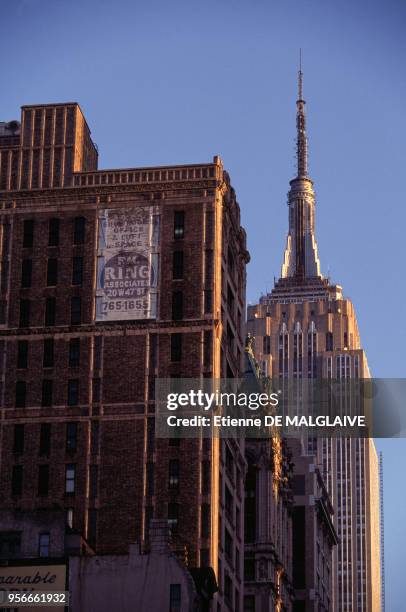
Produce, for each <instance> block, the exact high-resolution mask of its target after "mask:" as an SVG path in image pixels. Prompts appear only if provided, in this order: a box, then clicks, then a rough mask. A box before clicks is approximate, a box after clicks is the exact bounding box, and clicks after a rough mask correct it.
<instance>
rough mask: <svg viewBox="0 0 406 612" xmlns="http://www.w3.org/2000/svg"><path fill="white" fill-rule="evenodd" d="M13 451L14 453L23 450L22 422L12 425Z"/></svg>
mask: <svg viewBox="0 0 406 612" xmlns="http://www.w3.org/2000/svg"><path fill="white" fill-rule="evenodd" d="M13 452H14V453H15V454H16V455H20V454H21V453H23V452H24V425H23V424H22V423H18V424H17V425H14V443H13Z"/></svg>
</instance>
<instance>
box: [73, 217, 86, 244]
mask: <svg viewBox="0 0 406 612" xmlns="http://www.w3.org/2000/svg"><path fill="white" fill-rule="evenodd" d="M85 229H86V219H85V218H84V217H75V220H74V230H73V244H83V243H84V241H85Z"/></svg>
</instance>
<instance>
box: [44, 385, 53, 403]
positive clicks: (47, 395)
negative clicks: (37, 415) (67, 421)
mask: <svg viewBox="0 0 406 612" xmlns="http://www.w3.org/2000/svg"><path fill="white" fill-rule="evenodd" d="M52 391H53V381H52V380H50V379H44V380H43V381H42V399H41V406H52Z"/></svg>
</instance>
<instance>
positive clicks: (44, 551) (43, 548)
mask: <svg viewBox="0 0 406 612" xmlns="http://www.w3.org/2000/svg"><path fill="white" fill-rule="evenodd" d="M49 540H50V538H49V533H40V534H39V537H38V556H39V557H49Z"/></svg>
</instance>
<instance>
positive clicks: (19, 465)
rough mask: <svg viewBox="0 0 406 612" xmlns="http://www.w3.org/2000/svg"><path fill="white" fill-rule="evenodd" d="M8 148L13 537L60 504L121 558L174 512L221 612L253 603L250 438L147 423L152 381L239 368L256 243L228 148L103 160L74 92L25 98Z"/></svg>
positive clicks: (5, 235) (2, 130) (0, 349)
mask: <svg viewBox="0 0 406 612" xmlns="http://www.w3.org/2000/svg"><path fill="white" fill-rule="evenodd" d="M0 155H1V158H0V168H1V175H0V186H1V189H2V191H0V203H1V273H0V274H1V283H0V290H1V296H0V336H1V337H0V355H1V361H0V364H1V365H0V378H1V406H2V409H1V438H0V445H1V446H0V457H1V459H0V460H1V465H0V481H1V482H0V491H1V494H0V509H1V510H7V512H6V513H3V514H1V513H0V516H3V519H2V522H1V528H0V531H1V534H0V537H2V538H3V540H2V541H6V540H7V538H9V539H10V531H12V530H13V528H12V526H13V525H14V524H15V519H13V520H11V519H10V512H11V513H17V514H18V513H21V512H23V513H24V512H25V513H27V512H28V513H30V512H35V511H36V510H37V509H42V510H44V509H45V510H46V509H51V508H53V509H55V508H59V509H62V511H63V512H64V513H65V515H66V522H67V523H68V525H69V528H70V529H72V530H73V531H74V532H77V533H78V534H80V535H81V536H82V537H83V539H84V540H85V541H86V542H87V546H90V547H92V549H93V550H94V551H95V552H96V553H97V554H100V555H116V554H127V553H128V547H129V545H130V544H131V543H133V542H135V541H138V542H140V544H141V549H142V550H148V535H147V534H148V525H149V521H150V520H151V519H152V518H154V519H166V520H167V521H168V523H169V525H170V527H171V532H172V541H173V547H174V549H175V550H177V551H178V552H179V554H181V555H182V558H183V559H184V560H185V561H186V563H187V565H188V567H189V568H197V567H212V568H213V569H214V572H215V575H216V579H217V582H218V588H219V592H218V594H217V595H216V601H217V603H218V610H221V609H223V608H222V606H224V607H225V608H224V609H231V610H238V609H242V596H243V589H242V573H243V557H244V555H243V522H244V517H243V495H244V485H243V478H244V472H245V469H246V461H245V456H244V442H243V441H237V442H235V441H233V440H228V441H226V440H223V441H219V440H218V439H214V440H213V441H212V440H211V439H207V440H200V439H183V440H177V439H170V440H168V439H158V438H155V435H154V431H155V425H154V411H155V406H154V387H155V380H156V378H172V377H194V378H199V377H206V378H211V377H213V378H219V377H225V376H228V377H233V376H238V375H240V373H241V372H242V371H243V369H242V368H243V359H244V356H243V340H244V338H243V335H244V327H243V326H244V319H245V316H244V312H245V266H246V263H247V262H248V260H249V255H248V252H247V250H246V236H245V232H244V230H243V228H242V227H241V225H240V212H239V206H238V203H237V200H236V195H235V192H234V190H233V188H232V186H231V183H230V178H229V176H228V174H227V172H226V171H225V170H224V168H223V164H222V161H221V160H220V158H219V157H215V158H214V160H213V162H212V163H207V164H196V165H184V166H166V167H154V168H132V169H114V170H97V150H96V147H95V145H94V144H93V143H92V141H91V138H90V131H89V129H88V127H87V124H86V122H85V120H84V117H83V115H82V113H81V111H80V108H79V106H78V105H77V104H75V103H73V104H70V103H69V104H56V105H52V104H51V105H38V106H29V107H23V108H22V119H21V124H20V123H19V122H10V123H8V124H6V123H3V124H0ZM13 534H14V535H13V538H14V544H15V547H14V550H15V551H17V550H18V542H17V541H16V540H18V538H19V532H16V531H15V530H14V531H13ZM226 534H227V536H226ZM20 535H21V534H20ZM31 535H32V534H31ZM40 535H41V534H38V537H39V536H40ZM51 535H52V534H51ZM226 537H227V540H226ZM13 538H12V539H13ZM50 547H51V548H52V542H51V544H50ZM16 554H17V553H16ZM216 605H217V604H216Z"/></svg>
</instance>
